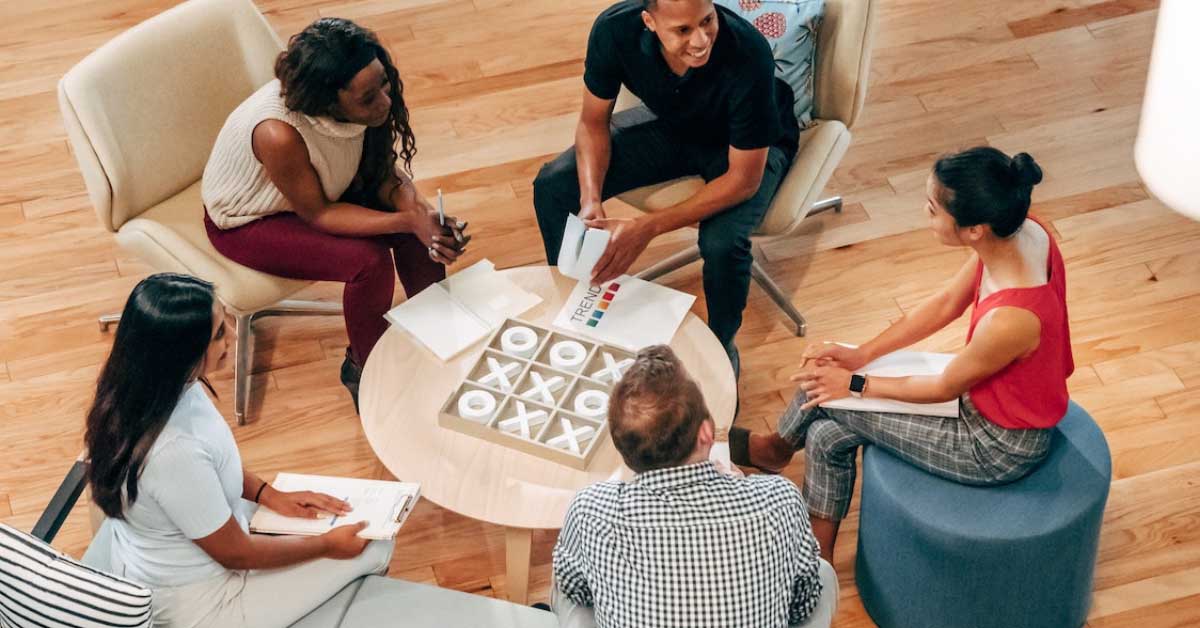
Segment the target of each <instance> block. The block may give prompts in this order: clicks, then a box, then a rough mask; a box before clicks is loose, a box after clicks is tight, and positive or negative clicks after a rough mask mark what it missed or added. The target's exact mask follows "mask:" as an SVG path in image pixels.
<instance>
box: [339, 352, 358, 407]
mask: <svg viewBox="0 0 1200 628" xmlns="http://www.w3.org/2000/svg"><path fill="white" fill-rule="evenodd" d="M361 379H362V367H361V366H359V365H357V364H355V363H354V358H352V357H350V348H349V347H346V359H345V360H342V385H343V386H345V387H346V390H348V391H350V398H351V399H353V400H354V413H355V414H358V382H359V381H360V380H361Z"/></svg>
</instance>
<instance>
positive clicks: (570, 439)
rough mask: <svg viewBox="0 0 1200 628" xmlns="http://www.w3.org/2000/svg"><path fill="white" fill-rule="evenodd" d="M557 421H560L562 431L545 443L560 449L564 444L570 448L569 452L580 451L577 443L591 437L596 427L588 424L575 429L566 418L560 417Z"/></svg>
mask: <svg viewBox="0 0 1200 628" xmlns="http://www.w3.org/2000/svg"><path fill="white" fill-rule="evenodd" d="M559 421H561V422H562V428H563V433H562V434H560V435H558V436H555V437H554V438H551V439H550V440H548V441H546V444H547V445H550V446H551V447H558V448H560V449H561V448H562V447H563V446H564V445H566V446H567V448H569V449H570V450H571V453H574V454H579V453H582V452H581V451H580V448H579V443H580V442H581V441H586V440H587V439H589V438H591V437H592V434H593V433H595V431H596V429H595V428H593V427H592V426H590V425H585V426H583V427H581V428H578V429H576V428H575V427H574V426H573V425H571V422H570V421H568V420H567V419H563V418H560V419H559Z"/></svg>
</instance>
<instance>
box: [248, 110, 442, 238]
mask: <svg viewBox="0 0 1200 628" xmlns="http://www.w3.org/2000/svg"><path fill="white" fill-rule="evenodd" d="M252 145H253V148H254V156H255V157H257V158H258V160H259V161H260V162H262V165H263V168H265V169H266V171H267V176H268V177H270V179H271V182H272V183H274V184H275V187H277V188H279V191H280V192H282V193H283V196H284V197H285V198H286V199H287V200H288V203H289V204H290V205H291V206H292V211H294V212H295V213H296V215H297V216H300V218H302V219H304V221H305V222H307V223H309V224H311V225H313V226H314V227H316V228H317V229H320V230H321V231H324V232H326V233H331V234H334V235H342V236H353V237H362V236H373V235H384V234H389V233H411V232H413V231H414V229H415V227H416V226H417V223H416V220H417V218H418V216H417V214H416V213H415V212H411V211H396V212H383V211H376V210H373V209H368V208H366V207H363V206H361V205H354V204H352V203H341V202H336V201H331V200H329V199H327V198H325V190H324V189H323V188H322V187H321V180H320V178H319V177H318V176H317V171H316V169H314V168H313V165H312V162H311V161H310V160H309V156H308V147H307V145H305V143H304V138H302V137H300V132H299V131H297V130H296V129H295V128H293V127H292V126H291V125H289V124H287V123H286V122H282V121H280V120H264V121H263V122H261V123H259V125H258V126H257V127H255V128H254V134H253V137H252Z"/></svg>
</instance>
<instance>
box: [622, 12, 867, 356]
mask: <svg viewBox="0 0 1200 628" xmlns="http://www.w3.org/2000/svg"><path fill="white" fill-rule="evenodd" d="M877 3H878V0H826V1H825V19H824V21H823V22H822V24H821V30H820V32H819V33H818V34H817V72H816V77H815V84H816V93H815V95H814V102H813V118H814V120H815V121H816V125H815V126H812V127H810V128H808V129H806V130H804V131H802V132H801V133H800V151H799V152H798V153H797V154H796V158H795V160H794V161H793V162H792V167H791V169H790V170H789V171H788V173H787V175H786V176H784V178H783V181H782V182H780V184H779V190H778V191H777V192H776V193H775V198H774V200H773V201H772V202H771V206H770V207H769V208H768V209H767V213H766V215H765V216H764V217H763V221H762V224H760V225H759V226H758V229H757V230H756V231H755V233H754V235H753V238H752V239H753V240H754V242H755V244H756V246H755V247H754V264H753V266H752V267H751V275H752V276H753V277H754V280H755V282H757V283H758V285H759V286H761V287H762V288H763V290H764V291H765V292H766V293H767V294H768V295H769V296H770V297H771V300H773V301H774V302H775V303H776V304H777V305H779V307H780V308H781V309H782V310H783V312H784V314H786V315H787V317H788V318H790V319H791V320H792V322H793V323H794V324H795V325H796V335H797V336H803V335H804V334H805V332H806V331H807V324H806V323H805V320H804V316H802V315H801V314H800V312H799V311H797V310H796V308H795V306H794V305H792V301H791V299H790V298H789V297H788V296H787V295H785V294H784V293H783V291H782V290H780V288H779V286H778V285H777V284H776V283H775V282H774V281H773V280H772V279H771V277H770V276H769V275H768V274H767V272H766V270H764V269H763V266H762V262H761V261H760V260H761V258H762V253H761V250H760V249H759V247H758V246H757V245H758V244H762V243H763V242H766V241H770V240H776V239H780V238H786V237H788V236H790V235H792V234H793V233H795V231H796V230H797V229H798V228H799V227H800V224H801V222H802V221H803V220H804V217H805V216H808V215H810V214H814V213H818V212H821V211H825V210H828V209H833V210H834V211H841V209H842V199H841V198H840V197H833V198H829V199H825V200H818V199H819V197H820V195H821V192H822V191H823V190H824V188H825V184H826V183H828V182H829V178H830V177H831V176H832V175H833V171H834V169H835V168H836V167H837V165H838V162H840V161H841V159H842V156H843V155H845V154H846V149H847V148H849V146H850V128H851V127H852V126H854V122H855V120H857V119H858V115H859V112H861V111H862V108H863V102H864V101H865V100H866V95H867V76H868V69H869V66H870V61H871V43H872V41H873V39H874V25H875V16H876V14H877V13H878V7H877ZM636 105H637V100H636V99H635V98H633V97H631V96H630V94H629V93H628V92H626V91H624V90H622V92H621V96H620V97H619V98H618V100H617V106H616V108H617V109H618V110H622V109H628V108H630V107H632V106H636ZM703 186H704V181H703V180H702V179H700V178H699V177H684V178H682V179H676V180H674V181H667V182H664V183H659V184H656V185H650V186H646V187H642V188H638V189H636V190H631V191H629V192H626V193H624V194H621V195H619V196H618V198H620V199H621V200H622V201H624V202H626V203H628V204H629V205H632V206H633V207H635V208H638V209H640V210H642V211H648V212H653V211H656V210H661V209H665V208H667V207H670V206H672V205H675V204H676V203H679V202H681V201H684V200H686V199H687V198H689V197H691V196H692V195H693V194H695V193H696V191H697V190H699V189H700V188H701V187H703ZM699 259H700V249H699V247H697V246H696V245H692V246H690V247H689V248H687V249H685V250H683V251H680V252H679V253H676V254H674V255H672V256H670V257H668V258H666V259H664V260H662V261H661V262H658V263H657V264H655V265H653V266H651V267H650V268H647V269H646V270H644V271H642V272H641V273H639V274H638V276H639V277H641V278H643V279H647V280H654V279H657V278H658V277H661V276H663V275H665V274H667V273H669V272H671V271H673V270H676V269H678V268H681V267H683V266H686V265H688V264H691V263H692V262H695V261H697V260H699Z"/></svg>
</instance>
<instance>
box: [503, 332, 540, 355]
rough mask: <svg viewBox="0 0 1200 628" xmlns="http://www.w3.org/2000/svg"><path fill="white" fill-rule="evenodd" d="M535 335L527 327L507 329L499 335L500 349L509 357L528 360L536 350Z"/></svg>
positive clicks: (536, 338) (536, 339)
mask: <svg viewBox="0 0 1200 628" xmlns="http://www.w3.org/2000/svg"><path fill="white" fill-rule="evenodd" d="M537 341H538V337H537V333H535V332H534V331H533V330H532V329H530V328H528V327H509V328H508V329H506V330H504V333H503V334H501V335H500V348H501V349H503V350H504V352H505V353H507V354H509V355H515V356H517V357H518V358H528V357H530V356H532V355H533V351H534V349H537Z"/></svg>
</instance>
